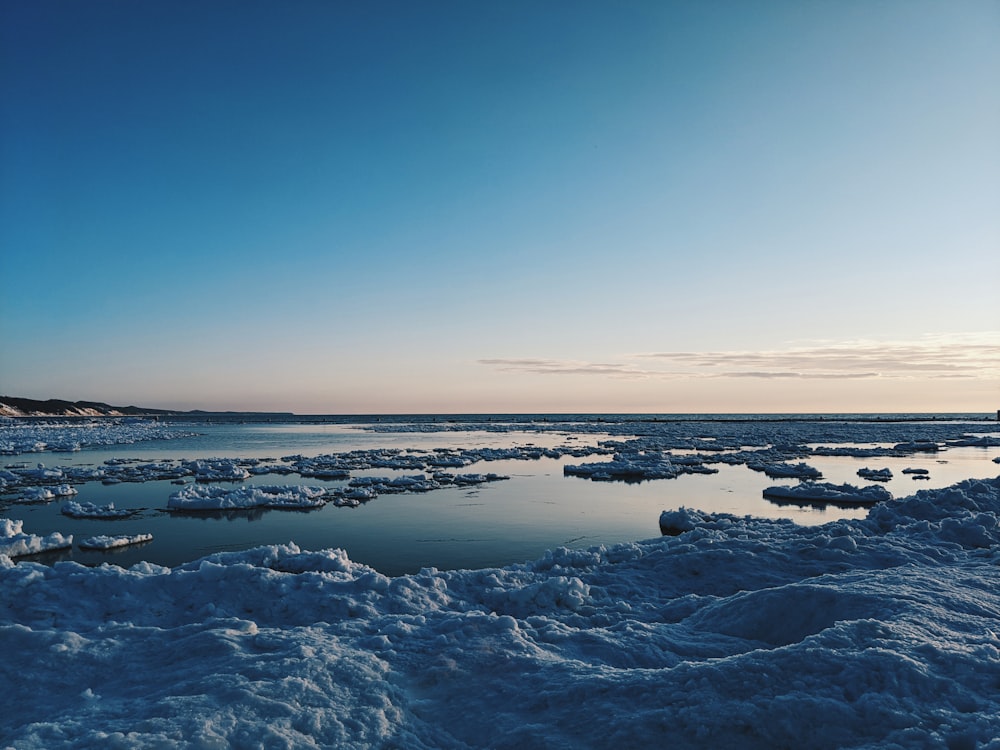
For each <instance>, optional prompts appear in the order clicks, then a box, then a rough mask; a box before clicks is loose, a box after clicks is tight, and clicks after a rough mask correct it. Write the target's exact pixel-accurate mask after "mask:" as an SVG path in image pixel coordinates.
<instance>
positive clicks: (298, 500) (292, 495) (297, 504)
mask: <svg viewBox="0 0 1000 750" xmlns="http://www.w3.org/2000/svg"><path fill="white" fill-rule="evenodd" d="M326 502H327V498H326V488H325V487H304V486H277V485H270V486H248V487H237V488H234V489H230V488H227V487H215V486H205V485H194V484H192V485H188V486H186V487H185V488H184V489H182V490H178V491H177V492H174V493H173V494H171V495H170V500H168V501H167V507H168V508H169V509H170V510H173V511H215V510H238V509H250V508H276V509H280V508H285V509H296V508H298V509H303V508H305V509H308V508H319V507H322V506H323V505H325V504H326Z"/></svg>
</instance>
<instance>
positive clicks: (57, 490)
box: [52, 484, 77, 497]
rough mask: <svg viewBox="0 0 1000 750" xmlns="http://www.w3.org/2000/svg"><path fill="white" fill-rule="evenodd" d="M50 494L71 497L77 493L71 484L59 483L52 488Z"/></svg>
mask: <svg viewBox="0 0 1000 750" xmlns="http://www.w3.org/2000/svg"><path fill="white" fill-rule="evenodd" d="M52 494H53V495H55V496H56V497H72V496H73V495H75V494H77V489H76V487H74V486H73V485H71V484H60V485H59V486H58V487H53V488H52Z"/></svg>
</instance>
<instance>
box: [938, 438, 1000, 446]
mask: <svg viewBox="0 0 1000 750" xmlns="http://www.w3.org/2000/svg"><path fill="white" fill-rule="evenodd" d="M946 445H949V446H952V447H955V448H998V447H1000V437H995V436H990V435H983V436H981V437H965V438H959V439H958V440H949V441H947V443H946Z"/></svg>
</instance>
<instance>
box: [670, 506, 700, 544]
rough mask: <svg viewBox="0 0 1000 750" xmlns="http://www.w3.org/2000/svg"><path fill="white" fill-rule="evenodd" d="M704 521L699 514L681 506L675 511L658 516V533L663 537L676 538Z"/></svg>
mask: <svg viewBox="0 0 1000 750" xmlns="http://www.w3.org/2000/svg"><path fill="white" fill-rule="evenodd" d="M704 520H705V518H704V516H703V515H702V514H701V513H699V512H697V511H694V510H691V509H690V508H685V507H684V506H683V505H682V506H681V507H680V508H678V509H677V510H665V511H663V512H662V513H661V514H660V533H661V534H663V535H664V536H677V535H678V534H683V533H684V532H685V531H691V529H693V528H695V527H696V526H697V525H698V524H700V523H702V522H704Z"/></svg>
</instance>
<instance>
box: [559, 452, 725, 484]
mask: <svg viewBox="0 0 1000 750" xmlns="http://www.w3.org/2000/svg"><path fill="white" fill-rule="evenodd" d="M717 471H718V469H714V468H712V467H710V466H706V465H705V464H703V463H702V462H701V461H698V460H692V459H691V458H690V457H689V458H687V459H682V460H679V461H675V460H673V459H672V457H670V456H667V455H666V454H663V453H660V452H658V451H634V452H630V453H616V454H614V457H613V458H612V460H610V461H594V462H591V463H585V464H567V465H566V466H563V473H564V474H566V475H569V476H577V477H585V478H587V479H592V480H594V481H613V480H624V481H640V480H646V479H674V478H676V477H678V476H680V475H681V474H712V473H715V472H717Z"/></svg>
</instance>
